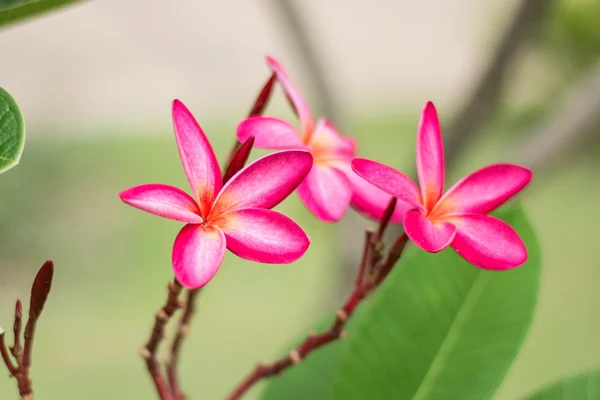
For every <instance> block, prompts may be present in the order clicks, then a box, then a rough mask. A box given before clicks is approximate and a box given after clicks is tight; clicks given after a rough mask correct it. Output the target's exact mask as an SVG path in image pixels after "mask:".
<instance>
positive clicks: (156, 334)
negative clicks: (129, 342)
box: [140, 279, 183, 400]
mask: <svg viewBox="0 0 600 400" xmlns="http://www.w3.org/2000/svg"><path fill="white" fill-rule="evenodd" d="M182 289H183V286H181V283H179V281H178V280H177V279H173V281H172V282H169V286H168V290H169V291H168V295H167V300H166V302H165V304H164V306H162V307H161V309H160V310H158V311H157V312H156V314H155V321H154V326H153V327H152V332H151V334H150V339H148V342H147V343H146V345H145V346H144V348H143V349H142V350H141V351H140V354H141V355H142V357H143V358H144V359H145V360H146V367H147V368H148V372H149V373H150V376H151V377H152V381H153V382H154V387H155V388H156V392H157V394H158V396H159V398H160V399H161V400H174V399H173V396H172V395H171V391H170V390H169V387H168V385H167V383H166V382H165V380H164V378H163V376H162V374H161V371H160V365H159V363H158V360H157V359H156V351H157V349H158V346H159V344H160V342H161V341H162V339H164V338H165V325H166V324H167V322H169V319H170V318H171V317H172V316H173V314H174V313H175V311H177V310H178V309H179V308H181V307H182V305H181V303H180V301H179V294H180V293H181V291H182Z"/></svg>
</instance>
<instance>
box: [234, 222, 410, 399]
mask: <svg viewBox="0 0 600 400" xmlns="http://www.w3.org/2000/svg"><path fill="white" fill-rule="evenodd" d="M382 223H383V222H382ZM371 236H372V235H370V234H369V231H367V234H366V235H365V242H366V243H365V248H364V252H365V253H366V254H363V261H362V262H361V265H360V268H359V278H360V275H361V274H363V273H364V271H365V268H366V264H367V261H366V260H368V259H369V257H368V253H369V252H370V251H371V250H372V245H373V242H372V241H371ZM407 241H408V237H407V236H406V235H405V234H402V235H400V236H399V237H398V238H397V239H396V242H395V243H394V245H393V246H392V248H391V249H390V251H389V254H388V257H387V258H386V260H385V262H384V263H383V265H381V266H380V268H378V269H377V275H376V276H375V277H374V278H373V279H372V280H368V279H367V280H364V279H362V278H360V279H359V278H357V280H356V285H355V286H354V290H352V293H350V296H348V298H347V299H346V302H345V303H344V305H343V306H342V307H341V308H340V309H339V310H338V312H337V313H336V317H335V319H334V320H333V323H332V324H331V326H330V327H329V329H327V330H326V331H324V332H322V333H319V334H308V335H307V336H306V338H305V339H304V340H303V341H302V343H300V344H299V345H298V346H296V348H294V349H293V350H292V351H291V352H290V353H288V354H287V355H286V356H284V357H282V358H281V359H279V360H277V361H275V362H273V363H271V364H264V363H258V365H257V366H256V367H255V368H254V370H253V371H252V372H251V373H250V374H249V375H248V376H247V377H246V378H245V379H244V380H243V381H242V382H241V383H240V384H239V385H238V386H237V387H236V388H235V389H234V390H233V392H231V394H229V396H228V397H227V400H238V399H240V398H241V397H242V396H243V395H244V394H245V393H246V392H247V391H248V390H249V389H250V388H252V387H253V386H254V385H255V384H256V383H257V382H259V381H260V380H262V379H264V378H268V377H270V376H273V375H277V374H279V373H281V372H282V371H283V370H285V369H287V368H289V367H291V366H292V365H294V364H298V363H299V362H300V361H302V360H303V359H304V358H305V357H306V356H308V354H310V353H311V352H313V351H315V350H317V349H318V348H320V347H323V346H325V345H327V344H328V343H331V342H334V341H335V340H337V339H341V338H343V337H344V335H345V333H344V327H345V326H346V322H347V321H348V320H349V319H350V318H351V317H352V315H353V314H354V311H355V310H356V309H357V307H358V306H359V305H360V304H361V302H362V301H363V300H364V299H365V298H366V297H367V295H368V294H369V293H371V291H373V289H375V288H376V287H377V286H379V285H380V284H381V283H382V282H383V280H384V279H385V278H386V277H387V275H388V274H389V272H390V271H391V270H392V267H393V266H394V264H395V263H396V261H398V259H399V258H400V255H401V254H402V252H403V250H404V247H405V245H406V243H407Z"/></svg>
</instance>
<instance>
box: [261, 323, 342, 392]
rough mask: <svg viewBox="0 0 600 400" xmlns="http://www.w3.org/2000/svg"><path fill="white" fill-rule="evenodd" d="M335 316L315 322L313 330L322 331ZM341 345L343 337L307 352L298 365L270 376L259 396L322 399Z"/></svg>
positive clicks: (295, 342) (296, 343)
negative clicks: (340, 339)
mask: <svg viewBox="0 0 600 400" xmlns="http://www.w3.org/2000/svg"><path fill="white" fill-rule="evenodd" d="M334 318H335V316H329V317H327V318H325V319H323V320H322V321H321V322H320V323H319V324H316V325H315V326H316V327H317V329H315V331H316V332H322V331H324V330H325V329H327V328H328V327H329V326H330V325H331V322H332V321H333V319H334ZM307 332H308V331H306V332H303V333H302V334H301V335H299V336H298V337H297V338H296V340H295V341H294V342H292V343H290V345H289V346H288V348H287V349H286V351H290V349H292V348H294V347H295V346H296V345H298V343H300V342H301V341H302V340H304V338H305V337H306V333H307ZM344 345H345V341H344V340H342V341H337V342H335V343H331V344H329V345H327V346H324V347H322V348H320V349H318V350H316V351H315V352H314V353H311V354H309V355H308V356H307V357H306V359H305V360H302V362H301V363H300V364H298V365H294V366H292V367H290V368H289V369H288V370H287V371H284V372H283V373H282V374H281V375H280V376H277V377H273V378H271V380H270V381H269V384H268V386H267V388H266V390H265V391H264V393H263V396H262V399H264V400H281V399H286V400H306V399H311V400H322V399H325V398H327V397H328V394H329V393H330V392H331V385H332V382H333V378H334V374H335V371H336V368H337V365H338V363H339V361H340V359H341V356H342V352H343V347H344ZM284 354H285V353H284Z"/></svg>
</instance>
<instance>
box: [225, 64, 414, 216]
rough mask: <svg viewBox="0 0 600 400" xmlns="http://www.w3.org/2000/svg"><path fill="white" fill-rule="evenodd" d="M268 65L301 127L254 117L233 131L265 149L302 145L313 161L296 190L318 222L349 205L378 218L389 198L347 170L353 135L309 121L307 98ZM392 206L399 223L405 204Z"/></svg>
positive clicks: (277, 67) (275, 67) (353, 149)
mask: <svg viewBox="0 0 600 400" xmlns="http://www.w3.org/2000/svg"><path fill="white" fill-rule="evenodd" d="M267 63H268V65H269V67H270V68H271V69H272V70H273V72H274V73H275V76H276V79H277V81H278V82H279V84H281V86H282V87H283V90H284V91H285V93H286V95H287V97H288V99H289V100H290V102H291V104H292V106H293V108H294V111H295V112H296V114H297V115H298V118H299V119H300V129H299V130H298V129H297V128H295V127H293V126H292V125H290V124H289V123H288V122H286V121H283V120H281V119H278V118H270V117H262V116H255V117H250V118H248V119H246V120H245V121H242V123H240V125H239V126H238V130H237V136H238V139H239V140H240V141H242V142H243V141H245V140H246V139H248V138H249V137H251V136H254V137H255V138H256V141H255V143H254V145H255V146H256V147H259V148H264V149H306V150H308V151H310V152H311V154H312V155H313V158H314V165H313V168H312V170H311V171H310V173H309V174H308V176H307V177H306V179H305V180H304V182H302V184H301V185H300V186H299V187H298V194H299V195H300V198H301V200H302V202H303V203H304V204H305V205H306V207H307V208H308V209H309V210H310V211H311V212H312V213H313V214H314V215H315V216H316V217H317V218H319V219H321V220H322V221H327V222H333V221H337V220H339V219H340V218H341V217H342V215H343V214H344V212H345V211H346V209H347V208H348V206H350V204H352V206H353V207H354V208H356V209H357V210H358V211H359V212H361V213H363V214H364V215H366V216H367V217H370V218H373V219H380V218H381V216H382V215H383V212H384V211H385V208H386V206H387V205H388V203H389V201H390V199H391V197H390V196H389V195H388V194H387V193H385V192H383V191H381V190H379V189H377V188H376V187H374V186H373V185H370V184H369V183H367V182H366V181H365V180H364V179H362V178H360V177H358V176H357V175H356V174H355V173H353V172H352V168H351V162H352V159H353V158H354V156H355V154H356V144H355V142H354V140H352V139H351V138H348V137H344V136H342V135H341V134H340V133H338V131H337V130H336V129H335V127H334V126H333V125H332V124H331V123H330V122H329V121H327V120H326V119H321V120H319V121H317V123H316V125H315V123H314V120H313V117H312V114H311V112H310V110H309V108H308V106H307V104H306V101H305V100H304V98H303V97H302V95H301V94H300V92H299V91H298V89H297V88H296V87H295V86H294V85H293V83H292V82H291V80H290V79H289V77H288V75H287V74H286V72H285V71H284V70H283V68H282V67H281V66H280V65H279V63H278V62H277V61H275V60H274V59H272V58H267ZM398 203H399V204H398V205H397V206H396V210H395V212H394V215H393V216H392V222H401V221H402V217H403V214H404V212H406V210H407V209H408V208H409V206H408V205H405V204H401V202H398Z"/></svg>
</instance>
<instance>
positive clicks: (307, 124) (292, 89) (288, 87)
mask: <svg viewBox="0 0 600 400" xmlns="http://www.w3.org/2000/svg"><path fill="white" fill-rule="evenodd" d="M267 64H269V67H270V68H271V70H273V72H275V74H277V81H278V82H279V83H280V84H281V87H282V88H283V90H284V91H285V94H286V95H287V97H288V99H289V100H290V102H291V103H292V106H293V107H294V111H295V112H296V114H297V115H298V118H299V119H300V124H301V126H302V137H308V136H310V134H311V133H312V131H313V129H314V121H313V117H312V114H311V113H310V110H309V108H308V105H306V101H305V100H304V98H303V97H302V95H301V94H300V91H299V90H298V89H297V88H296V86H294V84H293V83H292V81H291V80H290V78H289V77H288V75H287V73H286V72H285V70H284V69H283V67H282V66H281V65H280V64H279V63H278V62H277V61H276V60H275V59H274V58H271V57H267Z"/></svg>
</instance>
